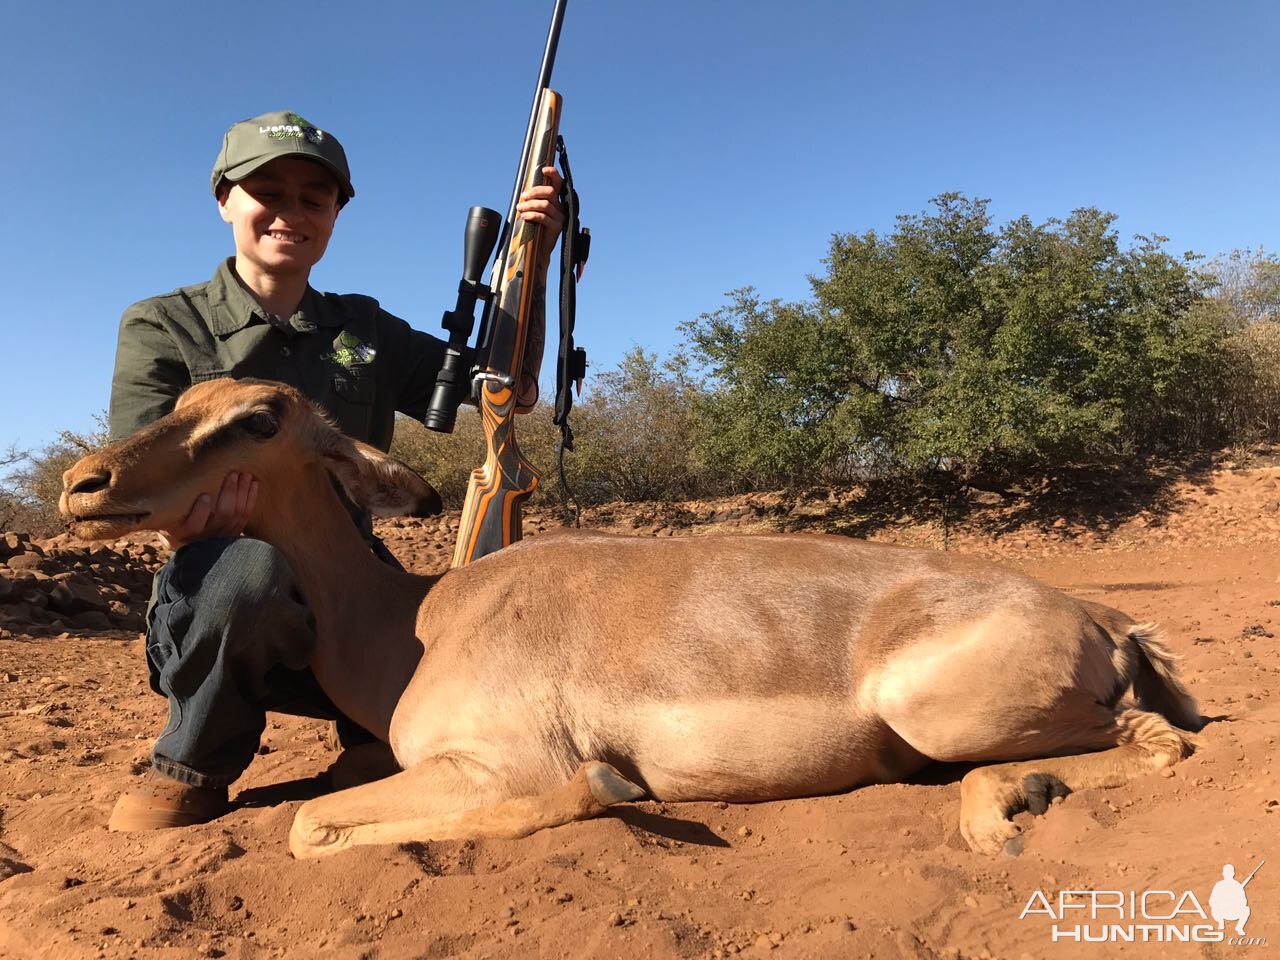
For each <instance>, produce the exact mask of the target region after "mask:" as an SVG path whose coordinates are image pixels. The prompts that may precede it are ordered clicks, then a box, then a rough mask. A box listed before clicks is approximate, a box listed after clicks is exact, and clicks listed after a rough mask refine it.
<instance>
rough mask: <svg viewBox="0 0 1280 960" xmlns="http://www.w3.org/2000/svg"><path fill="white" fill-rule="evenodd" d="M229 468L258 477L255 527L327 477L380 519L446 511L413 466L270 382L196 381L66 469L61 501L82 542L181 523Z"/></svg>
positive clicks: (218, 485)
mask: <svg viewBox="0 0 1280 960" xmlns="http://www.w3.org/2000/svg"><path fill="white" fill-rule="evenodd" d="M232 471H241V472H245V473H251V474H253V475H254V476H255V477H257V478H258V480H259V481H260V491H261V492H260V494H259V497H258V505H257V508H256V510H255V517H253V518H251V519H250V521H249V529H250V530H253V529H254V527H255V522H256V520H257V519H258V518H259V517H262V516H263V515H271V514H274V513H278V512H280V511H281V509H282V507H284V506H285V505H287V504H288V502H289V501H290V500H291V499H293V498H295V497H298V496H301V495H302V491H304V490H307V489H315V488H316V487H315V484H314V479H315V478H323V477H324V476H325V474H328V475H329V476H332V477H333V478H334V479H336V480H337V482H338V483H339V484H341V486H342V488H343V489H344V490H345V491H346V494H347V496H348V497H349V498H350V499H351V500H352V501H353V502H355V503H357V504H359V505H361V506H363V507H365V508H366V509H367V510H369V511H370V512H371V513H374V514H376V515H379V516H399V515H406V514H407V515H411V516H426V515H429V514H433V513H438V512H439V511H440V496H439V494H437V493H436V492H435V490H433V489H432V488H431V486H430V485H429V484H428V483H427V482H426V481H425V480H423V479H422V478H421V477H419V476H418V475H417V474H416V473H414V472H413V471H412V470H410V469H409V468H408V467H406V466H404V465H403V464H402V463H400V462H399V461H397V460H393V459H391V458H390V457H388V456H386V455H385V454H383V453H381V452H379V451H378V450H375V449H374V448H373V447H370V446H368V445H367V444H363V443H359V442H357V441H355V440H352V439H350V438H349V437H347V436H345V435H343V434H342V433H340V432H339V431H338V430H337V429H335V428H334V427H333V426H332V425H331V424H330V423H329V422H328V420H327V419H326V418H325V416H324V414H322V413H321V412H320V410H319V409H318V408H317V407H316V406H315V405H314V404H312V403H311V402H310V401H309V400H307V399H306V398H305V397H304V396H302V394H300V393H299V392H298V391H297V390H294V389H293V388H292V387H288V386H285V385H284V384H281V383H271V382H267V381H263V380H211V381H208V382H206V383H201V384H197V385H196V386H194V387H192V388H191V389H190V390H188V391H187V392H186V393H184V394H183V395H182V396H181V397H179V398H178V402H177V405H176V406H175V407H174V409H173V412H172V413H170V414H169V415H168V416H166V417H163V418H161V419H160V420H157V421H156V422H155V423H153V424H151V425H150V426H149V427H146V428H144V429H143V430H140V431H138V432H137V433H136V434H134V435H133V436H132V437H129V438H128V439H126V440H121V441H120V442H118V443H114V444H112V445H111V446H109V447H107V448H106V449H105V450H101V451H99V452H98V453H94V454H91V455H89V456H87V457H85V458H84V459H82V460H80V461H79V462H78V463H77V464H76V465H75V466H73V467H72V468H71V469H70V470H68V471H67V472H66V473H64V474H63V475H62V487H63V489H62V498H61V500H60V502H59V504H58V506H59V509H60V510H61V511H62V514H63V516H65V517H66V518H67V520H68V525H69V528H70V530H71V532H72V533H73V534H75V535H76V536H78V537H82V538H85V539H103V538H107V537H119V536H123V535H124V534H126V533H129V532H132V531H135V530H163V529H176V528H177V527H178V526H180V524H181V522H182V520H183V518H185V517H186V515H187V514H188V513H189V512H190V510H191V507H192V505H193V504H194V503H195V501H196V498H197V497H199V496H200V494H208V495H209V496H211V497H216V496H217V494H218V491H219V489H220V488H221V486H222V481H223V479H224V478H225V477H226V475H227V474H228V473H230V472H232Z"/></svg>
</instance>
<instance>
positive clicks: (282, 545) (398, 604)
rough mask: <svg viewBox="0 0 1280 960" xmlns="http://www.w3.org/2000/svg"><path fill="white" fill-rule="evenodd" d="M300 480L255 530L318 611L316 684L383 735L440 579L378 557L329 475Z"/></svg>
mask: <svg viewBox="0 0 1280 960" xmlns="http://www.w3.org/2000/svg"><path fill="white" fill-rule="evenodd" d="M301 486H302V489H298V488H293V489H290V490H288V491H286V492H284V495H283V496H280V497H278V498H276V499H277V501H278V502H276V503H272V504H267V505H265V509H262V510H260V511H259V517H258V518H257V522H255V523H254V524H253V525H252V526H251V528H250V530H249V533H250V534H251V535H252V536H256V537H259V538H261V539H263V540H265V541H267V542H268V543H270V544H272V545H273V546H275V547H276V549H278V550H280V552H281V553H283V554H284V555H285V557H286V558H287V559H288V560H289V563H290V565H291V566H292V567H293V572H294V575H295V576H296V577H297V580H298V585H299V587H300V588H301V590H302V594H303V597H304V598H305V599H306V601H307V604H308V605H309V606H310V607H311V609H312V611H313V612H314V613H315V618H316V649H315V653H314V654H313V656H312V658H311V664H310V665H311V669H312V671H313V672H314V673H315V675H316V679H317V680H319V681H320V686H321V687H322V688H323V690H324V692H325V693H326V694H328V695H329V698H330V699H331V700H332V701H333V702H334V704H335V705H336V706H337V707H338V708H339V709H340V710H341V711H342V712H343V713H345V714H346V715H347V716H348V717H350V718H351V719H352V720H354V721H355V722H356V723H358V724H360V725H361V726H362V727H364V728H365V729H366V730H368V731H369V732H370V733H372V734H374V735H376V736H378V737H379V738H381V739H382V740H384V741H385V740H386V739H387V736H388V731H389V729H390V726H391V715H392V713H394V711H395V707H396V704H397V703H398V702H399V700H400V695H401V693H403V692H404V688H405V687H406V686H408V683H409V680H410V679H411V678H412V677H413V672H414V669H415V668H416V667H417V664H418V660H419V659H420V658H421V656H422V643H421V641H420V640H419V639H418V637H417V633H416V628H417V620H418V610H419V608H420V607H421V605H422V601H423V598H424V597H425V596H426V594H427V591H428V590H429V589H430V587H431V585H432V584H433V583H434V582H435V580H436V579H438V578H435V577H419V576H414V575H413V574H409V573H405V572H403V571H400V570H396V569H394V568H393V567H390V566H388V565H387V564H386V563H384V562H383V561H381V560H379V559H378V558H377V557H376V556H375V555H374V554H373V552H372V551H371V550H370V549H369V545H368V544H367V543H366V542H365V541H364V538H363V537H361V535H360V532H359V530H358V529H357V528H356V526H355V524H354V523H352V521H351V517H350V516H349V515H348V513H347V511H346V510H345V509H344V508H343V506H342V503H341V501H340V500H339V499H338V495H337V494H336V493H335V492H334V490H333V488H332V486H331V485H330V483H329V478H328V476H327V474H324V473H322V472H319V471H308V472H307V475H306V477H305V478H304V479H303V481H302V483H301Z"/></svg>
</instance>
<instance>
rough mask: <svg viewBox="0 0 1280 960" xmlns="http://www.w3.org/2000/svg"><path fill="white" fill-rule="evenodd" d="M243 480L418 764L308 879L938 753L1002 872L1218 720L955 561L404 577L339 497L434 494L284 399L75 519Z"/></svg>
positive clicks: (915, 765) (215, 433) (385, 507)
mask: <svg viewBox="0 0 1280 960" xmlns="http://www.w3.org/2000/svg"><path fill="white" fill-rule="evenodd" d="M254 418H256V419H254ZM246 424H250V425H252V427H253V429H252V430H250V429H246ZM264 424H271V425H274V426H275V427H276V428H278V429H276V430H275V432H274V434H273V435H271V436H269V437H265V438H264V437H263V436H262V434H263V432H264V431H263V429H262V428H263V426H264ZM232 470H236V471H245V472H249V473H252V474H253V475H254V476H256V477H258V478H259V479H260V480H261V490H262V492H261V495H260V497H259V500H258V506H257V509H256V513H255V516H254V517H253V518H252V520H251V521H250V524H249V527H248V530H247V534H248V535H251V536H255V537H258V538H260V539H262V540H265V541H267V542H269V543H271V544H273V545H275V546H276V547H277V548H278V549H279V550H280V551H282V552H283V554H284V555H285V556H286V557H287V558H288V560H289V562H290V563H291V564H292V566H293V568H294V570H295V572H296V574H297V577H298V579H299V582H300V583H301V584H302V587H303V592H304V594H305V596H306V598H307V600H308V602H309V603H310V604H311V606H312V607H313V609H314V611H315V614H316V621H317V623H318V625H319V626H318V631H319V637H318V646H317V650H316V654H315V658H314V661H313V669H314V671H315V673H316V676H317V677H318V679H319V681H320V683H321V685H322V686H323V687H324V689H325V691H326V692H327V693H328V694H329V696H330V697H331V698H332V699H333V701H334V702H335V703H336V704H337V705H338V706H339V707H341V708H342V709H343V710H344V711H345V712H346V713H347V714H348V715H349V716H351V717H352V718H353V719H354V720H356V721H358V722H359V723H360V724H361V725H363V726H364V727H366V728H368V729H369V730H371V731H373V732H374V733H375V734H377V735H378V736H379V737H381V738H383V739H385V740H386V741H387V742H389V743H390V745H391V747H392V749H393V751H394V753H395V757H396V759H397V761H398V763H399V764H400V766H401V767H403V768H404V769H403V772H400V773H397V774H395V775H393V776H391V777H389V778H388V779H385V780H381V781H378V782H374V783H368V784H364V785H361V786H357V787H354V788H352V789H348V790H342V791H339V792H337V793H334V794H331V795H329V796H325V797H320V798H317V799H314V800H311V801H309V802H307V803H305V804H303V805H302V807H301V809H300V810H299V811H298V814H297V816H296V818H295V821H294V825H293V829H292V832H291V835H290V846H291V849H292V850H293V852H294V854H295V855H297V856H299V857H314V856H320V855H324V854H330V853H334V852H337V851H339V850H341V849H345V848H347V847H350V846H353V845H356V844H367V843H391V842H403V841H410V840H418V841H425V840H435V839H450V838H461V837H482V836H502V837H518V836H523V835H526V834H528V833H531V832H533V831H535V830H539V829H541V828H543V827H547V826H554V825H557V824H562V823H566V822H569V821H571V820H575V819H580V818H583V817H589V816H594V815H597V814H599V813H601V812H603V811H604V809H605V808H606V807H608V806H609V805H610V804H612V803H616V802H620V801H625V800H631V799H636V798H638V797H640V796H642V795H644V794H648V795H649V796H651V797H654V798H656V799H659V800H670V801H679V800H729V801H735V802H750V801H761V800H777V799H782V798H788V797H801V796H812V795H818V794H827V793H836V792H839V791H844V790H849V789H851V788H853V787H857V786H859V785H862V784H868V783H877V782H888V781H896V780H900V779H902V778H904V777H906V776H908V775H910V774H912V773H913V772H915V771H917V770H919V769H920V768H921V767H923V766H924V765H925V764H927V763H928V762H929V761H930V760H940V761H971V762H979V763H984V764H996V765H993V766H979V767H976V768H975V769H973V770H972V771H970V772H969V773H968V774H967V775H966V776H965V777H964V779H963V781H962V784H961V787H962V790H961V810H960V829H961V832H962V834H963V836H964V839H965V840H966V841H967V842H968V843H969V845H970V846H971V847H972V848H973V849H975V850H979V851H982V852H983V853H994V852H998V851H1000V850H1001V849H1002V848H1003V847H1005V844H1006V842H1007V841H1011V840H1014V838H1015V837H1016V836H1017V834H1018V832H1019V828H1018V827H1017V826H1016V825H1015V824H1014V823H1013V822H1012V821H1011V819H1010V818H1011V816H1012V815H1013V814H1014V813H1016V812H1018V811H1020V810H1022V809H1025V808H1027V807H1028V806H1030V807H1031V808H1032V809H1034V810H1041V809H1042V808H1043V807H1044V805H1045V804H1046V803H1047V802H1048V800H1049V798H1050V796H1051V795H1053V794H1054V793H1062V792H1065V789H1078V788H1082V787H1090V786H1108V785H1113V784H1117V783H1120V782H1122V781H1123V780H1125V779H1127V778H1130V777H1133V776H1137V775H1140V774H1143V773H1147V772H1151V771H1154V770H1157V769H1159V768H1161V767H1164V766H1169V765H1172V764H1174V763H1176V762H1177V761H1178V760H1179V759H1180V758H1181V757H1183V756H1184V755H1186V754H1187V753H1188V752H1189V751H1190V747H1191V744H1190V740H1189V738H1188V737H1186V736H1184V735H1183V734H1182V733H1181V732H1179V730H1177V729H1175V727H1174V726H1173V725H1172V724H1171V723H1170V721H1172V723H1173V724H1177V725H1178V726H1181V727H1183V728H1185V729H1196V728H1198V727H1199V725H1200V716H1199V713H1198V711H1197V710H1196V706H1195V702H1194V700H1192V698H1191V696H1190V694H1189V693H1188V692H1187V691H1186V689H1185V688H1184V687H1183V686H1182V685H1181V684H1180V683H1179V681H1178V680H1177V679H1176V676H1175V673H1174V667H1173V658H1172V657H1171V655H1170V654H1169V652H1168V651H1167V650H1166V649H1165V647H1164V646H1163V645H1162V644H1161V643H1160V642H1159V641H1158V640H1157V638H1156V636H1155V634H1154V632H1153V628H1152V627H1151V626H1150V625H1143V624H1137V623H1134V622H1133V621H1132V620H1131V619H1130V618H1129V617H1126V616H1125V615H1124V614H1122V613H1120V612H1119V611H1116V610H1112V609H1110V608H1108V607H1104V606H1101V605H1099V604H1093V603H1087V602H1083V601H1078V600H1074V599H1072V598H1070V597H1067V596H1065V595H1064V594H1062V593H1060V592H1059V591H1057V590H1054V589H1052V588H1050V587H1048V586H1045V585H1043V584H1041V583H1038V582H1036V581H1035V580H1032V579H1030V578H1028V577H1025V576H1022V575H1019V574H1017V573H1012V572H1009V571H1006V570H1003V569H1000V568H998V567H995V566H992V565H989V564H986V563H981V562H977V561H975V560H971V559H966V558H964V557H960V556H955V555H952V554H943V553H936V552H932V551H926V550H914V549H905V548H897V547H890V546H884V545H877V544H871V543H866V542H861V541H858V540H852V539H846V538H842V537H831V536H809V535H784V534H779V535H763V536H728V537H726V536H716V537H712V536H708V537H697V538H687V539H670V540H655V539H645V538H626V537H616V536H609V535H605V534H597V533H563V534H556V535H545V536H540V537H538V538H537V539H535V540H532V541H524V542H521V543H518V544H516V545H514V546H512V547H510V548H509V549H506V550H504V551H502V552H501V553H499V554H495V555H492V556H489V557H486V558H485V559H483V560H481V561H479V562H477V563H475V564H473V565H471V566H469V567H466V568H463V569H459V570H454V571H450V572H449V573H446V574H444V575H443V576H436V577H420V576H413V575H410V574H407V573H401V572H399V571H396V570H393V569H390V568H389V567H387V566H386V565H384V564H383V563H381V562H380V561H378V560H377V559H376V558H375V557H374V556H373V555H372V553H370V551H369V550H368V548H367V547H366V545H365V544H364V542H363V541H362V540H361V538H360V536H359V534H358V533H357V531H356V529H355V527H354V526H353V525H352V523H351V521H350V519H349V518H348V516H347V514H346V512H345V511H344V510H343V508H342V506H341V504H340V501H339V499H338V497H337V496H336V495H335V493H334V490H333V488H332V486H331V483H330V475H332V476H334V477H336V478H338V480H339V481H340V482H341V483H342V484H343V486H344V487H345V489H346V491H347V493H348V494H349V496H351V497H352V499H354V500H355V501H357V502H359V503H362V504H365V505H366V506H368V507H369V508H371V509H373V510H374V511H375V512H377V513H406V512H408V513H412V512H433V511H434V510H435V509H438V506H439V499H438V497H437V496H436V494H435V492H434V491H433V490H431V489H430V487H428V486H427V485H426V484H425V483H424V482H423V481H422V480H421V479H420V478H418V477H417V475H416V474H413V473H412V472H411V471H409V470H408V469H406V468H404V467H403V466H401V465H399V464H397V463H396V462H395V461H392V460H389V459H388V458H386V457H384V456H383V455H382V454H380V453H378V452H377V451H375V450H373V449H371V448H369V447H365V446H364V445H361V444H357V443H355V442H353V441H351V440H349V439H348V438H346V437H344V436H342V435H341V434H339V433H338V432H337V431H336V430H334V429H333V428H332V427H331V426H330V425H329V424H328V423H327V422H326V421H325V420H324V418H323V417H322V416H321V415H320V414H319V413H318V412H317V411H316V408H315V407H314V406H313V405H311V404H310V403H309V402H308V401H306V400H305V399H304V398H303V397H302V396H301V395H300V394H298V393H297V392H296V391H294V390H292V389H290V388H288V387H285V386H282V385H280V384H271V383H263V382H254V381H239V382H233V381H229V380H221V381H213V382H208V383H202V384H199V385H197V386H196V387H193V388H192V389H191V390H190V391H188V392H187V393H186V394H184V395H183V397H182V398H181V399H180V400H179V402H178V405H177V408H176V409H175V410H174V412H173V413H171V414H170V415H169V416H167V417H165V418H164V419H162V420H160V421H158V422H157V423H155V424H153V425H152V426H150V427H148V428H146V429H145V430H143V431H141V432H139V433H138V434H136V435H135V436H134V437H131V438H129V439H128V440H125V441H122V442H120V443H117V444H115V445H113V446H111V447H109V448H107V449H106V450H104V451H102V452H100V453H97V454H94V455H92V456H89V457H86V458H85V459H84V460H82V461H81V462H80V463H78V464H77V465H76V466H75V467H73V468H72V469H71V470H69V471H68V472H67V474H66V476H65V478H64V483H65V492H64V494H63V499H62V510H63V512H64V514H66V515H67V516H68V517H69V518H70V520H71V527H72V529H73V530H74V531H75V532H77V533H78V534H79V535H81V536H84V537H97V538H101V537H108V536H119V535H122V534H123V533H125V532H127V531H130V530H135V529H153V528H163V527H165V526H167V525H176V521H177V520H178V519H180V518H181V517H182V516H184V515H185V512H186V510H187V509H188V508H189V507H190V505H191V503H192V502H193V501H194V499H195V497H196V496H197V495H198V494H199V493H202V492H203V493H209V494H211V495H212V494H214V493H216V491H217V489H218V488H219V486H220V484H221V482H222V478H223V477H224V476H225V475H226V474H227V473H228V472H229V471H232ZM1131 689H1132V690H1135V691H1136V694H1135V695H1133V696H1130V695H1128V694H1129V691H1130V690H1131ZM1157 711H1158V712H1157ZM1161 714H1163V716H1162V715H1161ZM1046 758H1049V759H1046ZM1064 785H1065V789H1064ZM1016 843H1017V841H1015V842H1014V845H1016Z"/></svg>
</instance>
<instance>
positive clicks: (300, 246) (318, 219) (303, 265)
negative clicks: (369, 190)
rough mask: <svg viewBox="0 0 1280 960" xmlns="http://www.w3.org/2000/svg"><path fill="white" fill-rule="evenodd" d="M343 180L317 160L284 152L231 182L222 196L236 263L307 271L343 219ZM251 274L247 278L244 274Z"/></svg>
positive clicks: (241, 268)
mask: <svg viewBox="0 0 1280 960" xmlns="http://www.w3.org/2000/svg"><path fill="white" fill-rule="evenodd" d="M338 198H339V190H338V183H337V181H336V180H335V179H334V178H333V176H332V175H331V174H330V173H329V172H328V171H327V170H325V168H324V167H322V166H320V164H318V163H314V162H312V161H310V160H305V159H302V158H300V157H280V158H278V159H276V160H272V161H271V162H270V163H267V164H264V165H263V166H261V167H259V168H258V169H257V170H255V171H254V172H253V173H251V174H249V176H247V177H245V178H244V179H243V180H239V181H237V182H236V183H233V184H231V186H230V188H229V189H226V190H224V191H223V192H222V194H221V196H219V198H218V208H219V210H220V212H221V214H222V219H223V220H225V221H226V222H227V223H229V224H231V232H232V235H233V236H234V238H235V244H236V268H237V271H238V272H240V274H241V277H242V278H244V273H245V271H246V269H248V270H253V271H256V272H260V273H263V274H268V275H278V276H284V275H288V274H296V273H302V274H304V275H305V274H307V273H309V272H310V270H311V268H312V267H313V266H315V264H316V263H317V262H319V260H320V258H321V257H322V256H324V251H325V248H326V247H328V245H329V237H330V236H332V235H333V226H334V223H335V222H336V221H337V218H338V209H339V204H338ZM245 279H247V278H245Z"/></svg>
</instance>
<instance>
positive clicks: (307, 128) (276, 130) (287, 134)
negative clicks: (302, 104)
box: [258, 113, 324, 145]
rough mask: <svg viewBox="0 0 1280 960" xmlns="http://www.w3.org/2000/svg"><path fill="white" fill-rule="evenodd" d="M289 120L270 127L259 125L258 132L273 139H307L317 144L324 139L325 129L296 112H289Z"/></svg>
mask: <svg viewBox="0 0 1280 960" xmlns="http://www.w3.org/2000/svg"><path fill="white" fill-rule="evenodd" d="M288 120H289V122H288V123H275V124H272V125H271V126H269V127H259V128H258V132H259V133H261V134H263V135H264V136H268V137H271V139H273V140H286V139H289V138H294V139H306V141H307V142H308V143H313V144H317V145H318V144H319V143H320V142H321V141H323V140H324V131H323V130H320V129H318V128H317V127H316V126H315V125H313V124H310V123H308V122H307V121H306V120H304V119H303V118H302V117H300V116H298V115H297V114H296V113H291V114H289V116H288Z"/></svg>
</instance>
